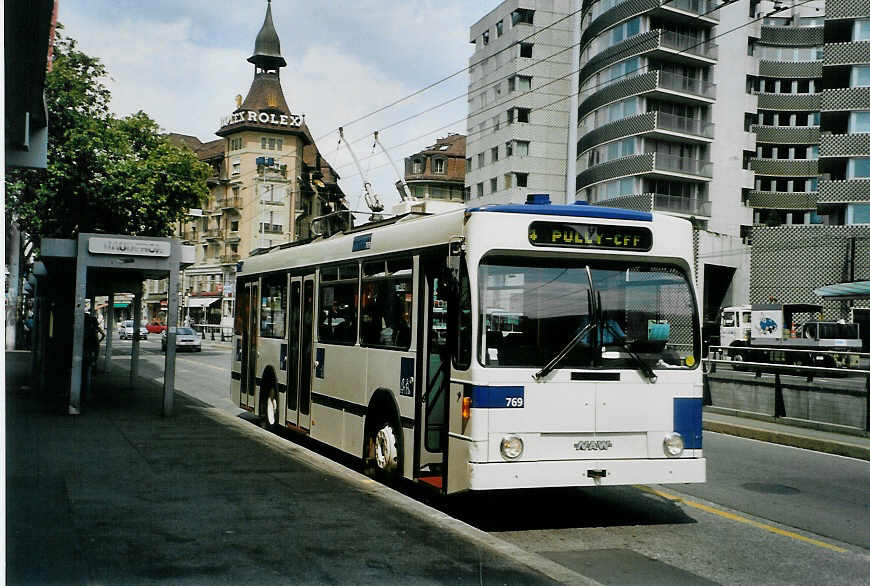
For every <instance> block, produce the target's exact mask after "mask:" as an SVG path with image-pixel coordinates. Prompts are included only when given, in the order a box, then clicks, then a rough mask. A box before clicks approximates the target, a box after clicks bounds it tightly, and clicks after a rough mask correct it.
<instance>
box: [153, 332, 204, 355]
mask: <svg viewBox="0 0 870 586" xmlns="http://www.w3.org/2000/svg"><path fill="white" fill-rule="evenodd" d="M160 349H161V350H163V351H164V352H166V330H163V333H162V334H160ZM175 349H176V350H185V349H186V350H190V351H191V352H202V337H201V336H200V335H199V333H197V332H196V331H194V329H193V328H188V327H180V328H177V329H176V330H175Z"/></svg>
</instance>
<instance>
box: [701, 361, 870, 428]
mask: <svg viewBox="0 0 870 586" xmlns="http://www.w3.org/2000/svg"><path fill="white" fill-rule="evenodd" d="M731 374H732V373H730V372H722V373H714V374H710V375H707V381H708V383H709V385H710V396H711V397H712V400H713V406H714V407H721V408H724V409H734V410H737V411H743V412H748V413H756V414H759V415H766V416H770V417H773V416H774V415H775V399H776V397H775V384H774V381H773V379H771V378H770V377H769V376H767V377H765V378H763V379H754V380H734V378H733V377H732V376H731ZM844 380H849V381H854V380H856V379H854V378H850V379H844ZM859 380H860V379H859ZM782 397H783V403H784V405H785V417H787V418H789V419H797V420H803V421H810V422H817V423H822V424H829V425H837V426H845V427H850V428H855V429H856V430H865V426H866V422H867V393H866V391H865V390H864V389H858V390H856V389H854V388H851V389H846V388H831V387H830V386H828V387H823V386H821V385H819V384H816V383H807V382H799V383H783V384H782Z"/></svg>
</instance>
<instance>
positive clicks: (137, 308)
mask: <svg viewBox="0 0 870 586" xmlns="http://www.w3.org/2000/svg"><path fill="white" fill-rule="evenodd" d="M141 321H142V289H139V290H138V291H136V293H134V294H133V351H132V354H131V356H130V386H133V381H134V380H135V379H136V376H137V375H138V374H139V327H140V322H141Z"/></svg>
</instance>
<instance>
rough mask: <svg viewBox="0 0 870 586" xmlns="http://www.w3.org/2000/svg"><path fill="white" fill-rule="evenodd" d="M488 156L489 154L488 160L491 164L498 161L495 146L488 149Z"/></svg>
mask: <svg viewBox="0 0 870 586" xmlns="http://www.w3.org/2000/svg"><path fill="white" fill-rule="evenodd" d="M489 154H490V158H491V159H492V162H493V163H495V162H496V161H498V147H497V146H496V147H492V148H491V149H489Z"/></svg>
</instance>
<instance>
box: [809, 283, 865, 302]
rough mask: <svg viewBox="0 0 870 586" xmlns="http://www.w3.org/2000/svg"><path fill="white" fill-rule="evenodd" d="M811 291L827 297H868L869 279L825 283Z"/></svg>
mask: <svg viewBox="0 0 870 586" xmlns="http://www.w3.org/2000/svg"><path fill="white" fill-rule="evenodd" d="M813 293H815V294H816V295H818V296H819V297H827V298H829V299H870V281H855V282H853V283H837V284H835V285H825V286H824V287H819V288H818V289H815V290H813Z"/></svg>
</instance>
